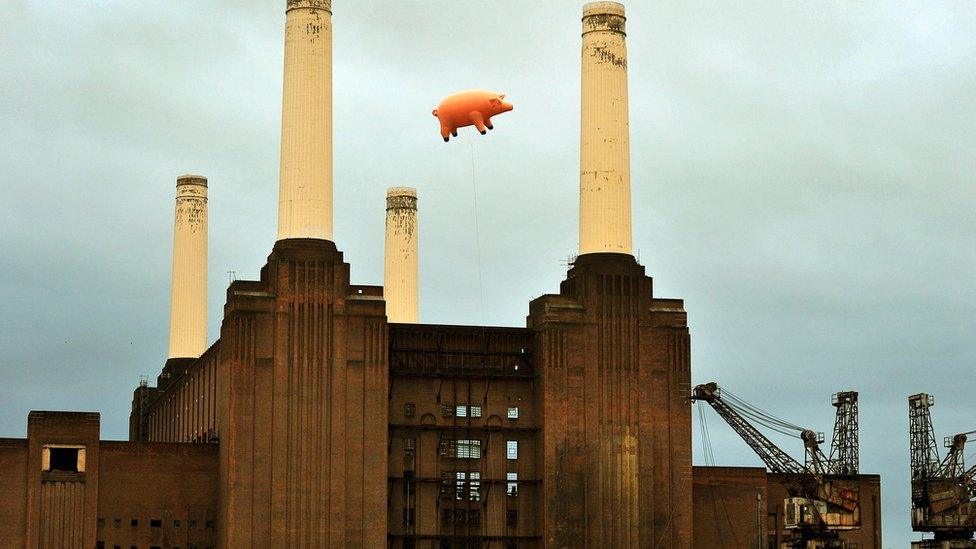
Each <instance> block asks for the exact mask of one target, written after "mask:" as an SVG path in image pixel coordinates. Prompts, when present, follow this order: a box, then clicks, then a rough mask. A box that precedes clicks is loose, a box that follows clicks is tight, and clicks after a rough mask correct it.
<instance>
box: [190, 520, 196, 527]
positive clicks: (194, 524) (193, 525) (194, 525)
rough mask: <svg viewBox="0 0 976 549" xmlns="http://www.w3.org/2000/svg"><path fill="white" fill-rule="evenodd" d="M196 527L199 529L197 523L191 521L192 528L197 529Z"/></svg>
mask: <svg viewBox="0 0 976 549" xmlns="http://www.w3.org/2000/svg"><path fill="white" fill-rule="evenodd" d="M196 527H197V521H195V520H191V521H190V528H196Z"/></svg>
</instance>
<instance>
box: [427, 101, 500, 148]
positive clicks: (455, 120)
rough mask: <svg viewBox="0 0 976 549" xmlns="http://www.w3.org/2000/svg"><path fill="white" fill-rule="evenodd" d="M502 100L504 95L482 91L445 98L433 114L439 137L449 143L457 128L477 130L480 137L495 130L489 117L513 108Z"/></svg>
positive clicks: (455, 134) (455, 135)
mask: <svg viewBox="0 0 976 549" xmlns="http://www.w3.org/2000/svg"><path fill="white" fill-rule="evenodd" d="M504 100H505V95H504V94H498V93H494V92H489V91H483V90H471V91H466V92H461V93H456V94H454V95H450V96H448V97H446V98H445V99H444V100H443V101H441V104H440V105H438V106H437V108H436V109H434V112H433V115H434V116H436V117H437V119H438V120H440V123H441V137H443V138H444V141H450V140H451V136H452V135H453V136H454V137H457V130H458V128H463V127H465V126H474V127H475V128H478V131H479V132H481V135H484V134H486V133H488V132H487V130H493V129H495V127H494V126H493V125H492V124H491V117H492V116H495V115H498V114H502V113H506V112H508V111H510V110H512V109H513V108H514V107H513V106H512V104H511V103H506V102H505V101H504Z"/></svg>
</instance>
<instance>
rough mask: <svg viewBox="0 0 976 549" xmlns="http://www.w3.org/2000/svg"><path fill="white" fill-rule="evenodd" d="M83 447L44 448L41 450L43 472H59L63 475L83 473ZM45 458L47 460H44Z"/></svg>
mask: <svg viewBox="0 0 976 549" xmlns="http://www.w3.org/2000/svg"><path fill="white" fill-rule="evenodd" d="M84 451H85V450H84V448H83V447H77V446H75V447H68V448H66V447H61V446H46V447H44V448H43V449H42V450H41V454H42V455H41V461H42V462H44V465H45V467H44V470H45V471H48V472H50V471H60V472H63V473H83V472H84V471H85V465H84ZM45 458H47V459H45Z"/></svg>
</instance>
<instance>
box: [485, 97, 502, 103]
mask: <svg viewBox="0 0 976 549" xmlns="http://www.w3.org/2000/svg"><path fill="white" fill-rule="evenodd" d="M488 102H489V103H491V104H492V105H497V104H499V103H501V102H502V100H501V99H499V98H497V97H492V98H491V100H489V101H488Z"/></svg>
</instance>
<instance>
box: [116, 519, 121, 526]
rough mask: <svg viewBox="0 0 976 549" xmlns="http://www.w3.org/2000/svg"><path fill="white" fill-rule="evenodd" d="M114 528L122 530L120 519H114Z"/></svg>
mask: <svg viewBox="0 0 976 549" xmlns="http://www.w3.org/2000/svg"><path fill="white" fill-rule="evenodd" d="M115 527H116V528H122V519H115Z"/></svg>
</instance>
